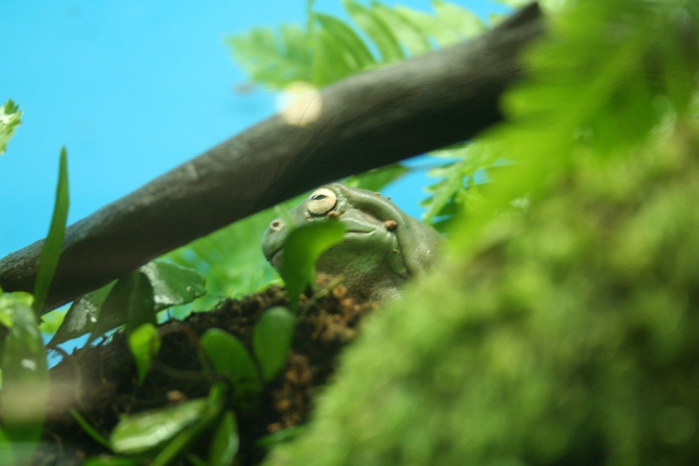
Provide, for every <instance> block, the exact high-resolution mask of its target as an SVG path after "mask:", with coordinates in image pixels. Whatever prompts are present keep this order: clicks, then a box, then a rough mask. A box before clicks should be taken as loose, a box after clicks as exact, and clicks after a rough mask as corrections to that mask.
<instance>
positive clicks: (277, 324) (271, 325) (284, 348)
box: [252, 306, 296, 380]
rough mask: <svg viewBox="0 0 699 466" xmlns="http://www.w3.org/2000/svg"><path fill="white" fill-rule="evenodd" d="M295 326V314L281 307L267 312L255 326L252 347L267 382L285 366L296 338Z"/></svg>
mask: <svg viewBox="0 0 699 466" xmlns="http://www.w3.org/2000/svg"><path fill="white" fill-rule="evenodd" d="M295 324H296V318H295V317H294V314H292V313H291V312H289V310H288V309H287V308H285V307H281V306H277V307H273V308H271V309H268V310H266V311H265V312H264V313H263V314H262V316H261V317H260V320H259V321H258V322H257V324H255V328H254V329H253V334H252V347H253V349H254V350H255V357H256V358H257V361H258V362H259V363H260V367H262V377H263V378H264V379H265V380H272V379H273V378H274V376H275V375H277V372H279V369H281V368H282V366H284V363H285V362H286V359H287V356H288V354H289V348H290V347H291V340H292V339H293V336H294V325H295Z"/></svg>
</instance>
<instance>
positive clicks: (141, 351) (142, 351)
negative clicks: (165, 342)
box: [128, 323, 160, 383]
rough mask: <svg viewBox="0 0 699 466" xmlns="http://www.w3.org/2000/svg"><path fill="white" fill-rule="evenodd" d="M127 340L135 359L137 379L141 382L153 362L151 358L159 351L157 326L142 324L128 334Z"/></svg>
mask: <svg viewBox="0 0 699 466" xmlns="http://www.w3.org/2000/svg"><path fill="white" fill-rule="evenodd" d="M128 341H129V349H130V350H131V354H132V355H133V357H134V360H135V361H136V368H137V370H138V381H139V383H143V380H144V379H145V378H146V374H148V370H149V369H150V366H151V364H152V363H153V358H155V357H156V356H157V354H158V351H160V336H159V335H158V328H157V327H156V326H155V325H153V324H151V323H146V324H143V325H141V326H140V327H138V328H137V329H135V330H134V331H132V332H131V333H130V334H129V336H128Z"/></svg>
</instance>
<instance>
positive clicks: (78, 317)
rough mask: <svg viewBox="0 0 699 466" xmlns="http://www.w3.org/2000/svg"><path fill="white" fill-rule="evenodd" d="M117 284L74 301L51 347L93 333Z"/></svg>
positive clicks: (50, 343) (50, 344)
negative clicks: (101, 312) (103, 306)
mask: <svg viewBox="0 0 699 466" xmlns="http://www.w3.org/2000/svg"><path fill="white" fill-rule="evenodd" d="M115 283H116V281H114V282H112V283H110V284H108V285H106V286H103V287H102V288H100V289H99V290H95V291H93V292H91V293H88V294H86V295H83V296H82V297H80V298H78V299H77V300H76V301H74V302H73V304H71V306H70V308H69V309H68V312H67V313H66V316H65V317H64V318H63V323H62V324H61V326H60V327H58V330H57V331H56V334H55V335H54V336H53V338H52V339H51V341H50V342H49V346H56V345H58V344H60V343H63V342H65V341H68V340H72V339H73V338H78V337H80V336H82V335H85V334H86V333H90V332H92V329H93V328H94V326H95V322H97V316H99V313H100V309H102V305H103V304H104V301H105V299H106V298H107V296H108V295H109V292H110V291H111V290H112V287H114V284H115ZM118 325H120V324H118V323H117V324H115V326H118Z"/></svg>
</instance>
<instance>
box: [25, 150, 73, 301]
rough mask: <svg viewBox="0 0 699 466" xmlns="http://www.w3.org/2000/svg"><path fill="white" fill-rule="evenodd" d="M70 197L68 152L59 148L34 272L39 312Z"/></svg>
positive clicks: (55, 260)
mask: <svg viewBox="0 0 699 466" xmlns="http://www.w3.org/2000/svg"><path fill="white" fill-rule="evenodd" d="M69 204H70V199H69V196H68V154H67V152H66V148H65V147H64V148H62V149H61V157H60V164H59V169H58V186H57V187H56V202H55V204H54V207H53V217H52V219H51V227H50V228H49V234H48V236H47V237H46V241H45V243H44V247H43V248H42V250H41V256H40V257H39V270H38V271H37V273H36V283H35V284H34V309H36V312H37V313H41V312H42V310H43V309H44V304H45V303H46V298H47V296H48V294H49V287H50V286H51V281H52V280H53V275H54V273H55V272H56V267H58V259H59V258H60V256H61V249H62V248H63V236H64V235H65V230H66V220H67V219H68V206H69Z"/></svg>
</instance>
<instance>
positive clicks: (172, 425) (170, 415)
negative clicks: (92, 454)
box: [110, 399, 209, 455]
mask: <svg viewBox="0 0 699 466" xmlns="http://www.w3.org/2000/svg"><path fill="white" fill-rule="evenodd" d="M208 405H209V402H208V400H206V399H197V400H190V401H185V402H183V403H181V404H178V405H175V406H168V407H167V408H163V409H159V410H154V411H147V412H143V413H139V414H134V415H132V416H128V417H125V418H124V419H122V420H121V421H120V422H119V423H118V424H117V425H116V427H115V428H114V430H113V431H112V435H111V436H110V443H111V445H112V449H113V450H114V452H115V453H120V454H126V455H134V454H139V453H145V452H148V451H152V450H154V449H156V448H158V447H160V446H163V445H164V444H165V443H167V442H168V441H169V440H171V439H172V438H173V437H175V436H176V435H177V434H179V433H180V432H182V430H183V429H185V428H186V427H189V426H190V425H192V424H194V423H195V422H197V420H198V419H199V418H200V417H201V416H202V415H203V414H204V412H205V410H206V409H207V407H208Z"/></svg>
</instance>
